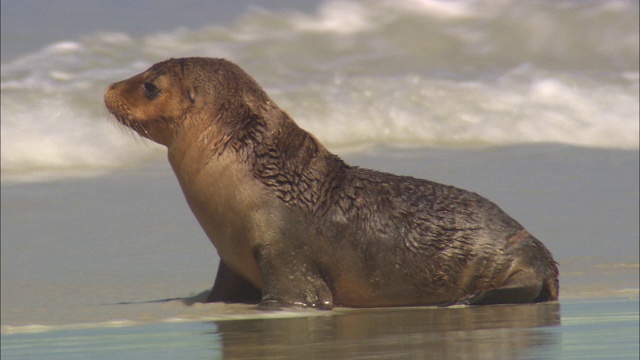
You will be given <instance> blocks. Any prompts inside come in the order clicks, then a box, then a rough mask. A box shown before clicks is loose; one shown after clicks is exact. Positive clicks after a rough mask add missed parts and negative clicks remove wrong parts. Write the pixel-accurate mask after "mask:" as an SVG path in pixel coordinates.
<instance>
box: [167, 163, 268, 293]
mask: <svg viewBox="0 0 640 360" xmlns="http://www.w3.org/2000/svg"><path fill="white" fill-rule="evenodd" d="M172 165H173V167H174V171H175V173H176V176H177V177H178V180H179V182H180V185H181V187H182V191H183V193H184V195H185V197H186V200H187V202H188V204H189V207H190V208H191V211H192V212H193V214H194V215H195V216H196V218H197V220H198V222H199V223H200V226H202V229H203V230H204V231H205V233H206V234H207V236H208V237H209V239H210V240H211V242H212V244H213V245H214V246H215V247H216V249H217V251H218V254H219V255H220V258H221V259H222V261H224V262H225V264H226V265H227V266H229V267H230V268H231V269H232V270H234V271H235V272H237V273H238V274H240V275H241V276H243V277H244V278H246V279H247V280H249V281H250V282H252V283H253V284H254V285H256V286H258V287H259V286H261V282H262V279H261V276H260V271H259V267H258V263H257V261H256V258H255V247H256V245H257V244H259V243H260V242H261V241H262V239H261V236H260V233H261V229H260V228H259V224H260V223H261V221H260V217H261V216H262V215H261V214H263V213H264V207H265V205H264V203H265V199H264V196H263V195H262V194H261V191H260V189H259V184H257V182H256V181H255V180H252V179H251V178H250V177H248V176H247V175H246V174H244V173H243V172H242V170H241V169H238V168H237V167H234V166H232V165H225V164H224V163H221V164H216V166H207V165H206V164H203V165H202V166H201V167H200V168H199V169H193V168H190V167H187V166H185V165H187V164H177V166H176V165H174V164H172ZM192 166H193V165H192Z"/></svg>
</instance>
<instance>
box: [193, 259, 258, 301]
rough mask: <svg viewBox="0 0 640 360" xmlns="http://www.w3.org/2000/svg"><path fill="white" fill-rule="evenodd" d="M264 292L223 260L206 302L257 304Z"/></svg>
mask: <svg viewBox="0 0 640 360" xmlns="http://www.w3.org/2000/svg"><path fill="white" fill-rule="evenodd" d="M261 298H262V292H261V291H260V290H259V289H257V288H256V287H255V286H253V285H252V284H251V283H250V282H248V281H247V280H245V279H244V278H242V277H240V276H239V275H237V274H236V273H235V272H233V271H232V270H231V269H229V267H227V265H225V263H224V262H222V260H220V265H219V266H218V274H217V275H216V281H215V282H214V283H213V288H212V289H211V293H209V297H207V300H206V302H208V303H209V302H225V303H248V304H257V303H258V302H259V301H260V299H261Z"/></svg>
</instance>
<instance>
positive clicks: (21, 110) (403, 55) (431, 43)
mask: <svg viewBox="0 0 640 360" xmlns="http://www.w3.org/2000/svg"><path fill="white" fill-rule="evenodd" d="M636 15H637V4H636V3H634V2H631V1H613V0H612V1H606V2H602V3H598V4H592V3H582V2H573V1H560V2H548V3H538V2H518V1H509V0H504V1H480V0H478V1H470V2H462V1H452V2H437V1H429V0H403V1H385V0H380V1H355V0H352V1H348V0H345V1H327V2H325V3H323V4H322V5H321V6H320V7H319V8H318V10H317V11H316V12H313V13H296V12H289V11H280V12H272V11H264V10H253V11H250V12H248V13H246V14H245V15H244V16H242V17H241V18H239V19H238V20H237V21H235V22H232V23H231V24H230V25H227V26H219V25H213V24H212V26H210V27H205V28H202V29H186V28H184V29H177V30H175V31H169V32H162V33H156V34H150V35H147V36H143V37H140V36H133V35H130V34H124V33H101V34H90V35H88V36H85V37H83V38H79V39H73V40H71V41H64V42H58V43H53V44H51V45H49V46H47V47H45V48H43V49H42V50H40V51H37V52H34V53H31V54H28V55H26V56H23V57H21V58H19V59H16V60H14V61H12V62H10V63H6V64H2V122H1V127H2V128H1V132H2V142H1V144H2V173H3V177H5V176H6V175H7V174H15V173H25V172H33V171H42V170H45V169H48V170H54V169H60V170H61V171H68V170H69V169H78V168H105V167H113V166H122V165H130V164H135V163H136V162H139V161H140V160H141V159H144V158H146V157H147V156H157V154H158V153H159V151H158V149H159V147H156V146H148V145H147V146H143V145H140V141H136V140H134V136H132V135H130V134H128V133H126V132H125V131H122V130H121V129H119V128H118V127H116V126H114V125H113V123H114V122H113V120H110V119H109V118H110V116H109V114H108V113H107V112H106V110H104V106H103V103H102V91H103V89H104V88H105V87H106V86H107V85H108V84H109V83H111V82H113V81H116V80H121V79H123V78H126V77H129V76H131V75H133V74H135V73H138V72H140V71H143V70H144V69H146V68H147V67H149V66H150V65H151V64H153V63H154V62H157V61H160V60H163V59H166V58H169V57H180V56H192V55H200V56H215V57H226V58H229V59H230V60H232V61H234V62H236V63H238V64H240V65H241V66H242V67H243V68H245V69H246V70H247V71H248V72H249V73H250V74H251V75H253V76H254V77H255V78H256V79H257V80H258V81H259V82H260V83H261V84H263V86H264V87H265V88H266V90H267V91H268V92H269V93H270V94H271V96H272V97H273V98H274V99H275V100H276V102H277V103H279V104H280V106H281V107H282V108H284V109H285V110H286V111H288V112H289V113H290V114H292V115H293V117H294V118H295V119H296V121H297V122H298V123H299V124H300V125H301V126H303V127H304V128H306V129H308V130H309V131H311V132H312V133H314V134H315V135H316V136H317V137H318V138H319V139H320V140H321V141H322V142H323V143H325V144H327V145H328V146H329V147H331V148H333V149H334V150H340V148H341V147H351V146H363V145H364V146H367V145H369V144H375V143H387V144H398V145H401V144H414V145H423V146H447V147H460V146H476V145H485V146H493V145H505V144H517V143H535V142H556V143H565V144H573V145H580V146H587V147H610V148H624V149H637V148H638V142H639V135H638V133H639V129H638V118H639V116H640V114H639V110H638V88H639V86H638V82H639V80H638V79H639V76H638V70H637V64H638V42H639V38H638V32H637V26H638V19H637V16H636Z"/></svg>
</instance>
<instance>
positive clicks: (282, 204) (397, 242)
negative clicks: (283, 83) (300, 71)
mask: <svg viewBox="0 0 640 360" xmlns="http://www.w3.org/2000/svg"><path fill="white" fill-rule="evenodd" d="M104 101H105V104H106V106H107V108H108V109H109V111H110V112H111V113H112V114H113V115H114V116H115V117H116V118H117V119H118V121H119V122H120V123H122V124H124V125H125V126H128V127H130V128H131V129H133V130H134V131H135V132H137V133H138V134H139V135H140V136H142V137H145V138H148V139H151V140H153V141H155V142H157V143H160V144H162V145H165V146H166V147H167V148H168V158H169V162H170V163H171V166H172V168H173V170H174V172H175V174H176V176H177V178H178V181H179V183H180V186H181V187H182V191H183V192H184V195H185V197H186V199H187V202H188V204H189V206H190V208H191V210H192V211H193V213H194V214H195V216H196V218H197V219H198V221H199V223H200V225H201V226H202V228H203V229H204V231H205V233H206V234H207V236H208V237H209V239H210V240H211V242H212V243H213V245H214V246H215V247H216V249H217V251H218V253H219V255H220V259H221V260H220V265H219V268H218V272H217V276H216V280H215V282H214V286H213V288H212V290H211V293H210V295H209V298H208V301H210V302H213V301H222V302H254V303H258V302H259V303H260V305H261V306H262V307H265V308H279V307H286V306H303V307H314V308H320V309H331V308H332V307H334V306H347V307H381V306H409V305H452V304H470V305H480V304H506V303H537V302H544V301H553V300H556V299H557V298H558V292H559V286H558V268H557V266H556V262H555V261H554V260H553V257H552V255H551V253H550V252H549V251H548V250H547V249H546V248H545V246H544V245H543V244H542V243H541V242H540V241H538V240H537V239H536V238H534V237H533V236H532V235H531V234H529V233H528V232H527V231H526V230H525V229H524V228H523V227H522V226H521V225H520V224H519V223H518V222H516V221H515V220H513V219H512V218H511V217H509V216H508V215H507V214H505V213H504V212H503V211H502V210H501V209H500V208H499V207H498V206H497V205H495V204H493V203H492V202H490V201H489V200H487V199H485V198H483V197H481V196H479V195H477V194H475V193H472V192H469V191H465V190H462V189H458V188H455V187H452V186H447V185H442V184H438V183H435V182H431V181H428V180H421V179H416V178H413V177H408V176H396V175H392V174H388V173H383V172H378V171H374V170H368V169H363V168H359V167H354V166H349V165H347V164H346V163H345V162H343V161H342V160H341V159H340V158H339V157H338V156H336V155H334V154H332V153H330V152H329V151H328V150H327V149H326V148H325V147H324V146H323V145H322V144H320V142H319V141H318V140H317V139H316V138H314V137H313V136H312V135H311V134H309V133H308V132H306V131H305V130H303V129H301V128H300V127H298V126H297V125H296V123H295V122H294V121H293V120H292V119H291V118H290V117H289V115H288V114H287V113H286V112H284V111H283V110H281V109H280V108H279V107H278V106H277V105H276V104H275V103H274V102H273V101H272V100H271V99H270V98H269V96H268V95H267V94H266V93H265V91H264V90H263V89H262V88H261V87H260V85H259V84H258V83H257V82H256V81H255V80H254V79H253V78H251V77H250V76H249V75H248V74H247V73H245V72H244V71H243V70H242V69H241V68H240V67H239V66H237V65H235V64H233V63H231V62H229V61H227V60H224V59H214V58H197V57H194V58H182V59H170V60H166V61H163V62H160V63H158V64H155V65H153V66H152V67H151V68H149V69H148V70H146V71H145V72H143V73H141V74H138V75H135V76H133V77H132V78H130V79H127V80H123V81H120V82H117V83H114V84H112V85H110V86H109V87H108V88H107V89H106V91H105V94H104Z"/></svg>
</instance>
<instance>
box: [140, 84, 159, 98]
mask: <svg viewBox="0 0 640 360" xmlns="http://www.w3.org/2000/svg"><path fill="white" fill-rule="evenodd" d="M142 90H144V95H145V96H146V97H147V98H149V100H153V99H154V98H156V97H157V96H158V95H160V89H158V87H157V86H155V85H153V84H152V83H150V82H144V83H143V84H142Z"/></svg>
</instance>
